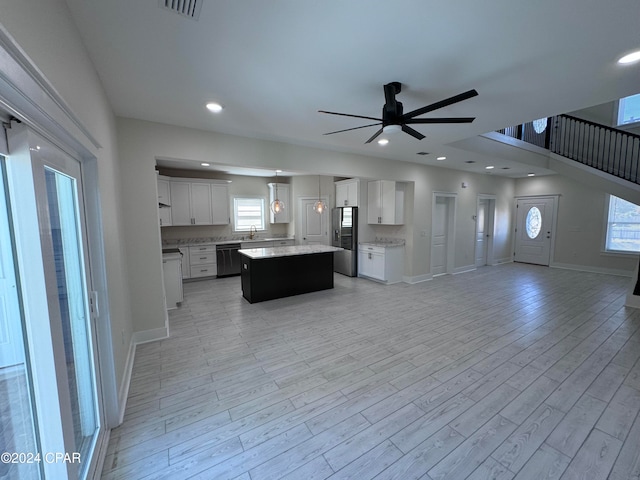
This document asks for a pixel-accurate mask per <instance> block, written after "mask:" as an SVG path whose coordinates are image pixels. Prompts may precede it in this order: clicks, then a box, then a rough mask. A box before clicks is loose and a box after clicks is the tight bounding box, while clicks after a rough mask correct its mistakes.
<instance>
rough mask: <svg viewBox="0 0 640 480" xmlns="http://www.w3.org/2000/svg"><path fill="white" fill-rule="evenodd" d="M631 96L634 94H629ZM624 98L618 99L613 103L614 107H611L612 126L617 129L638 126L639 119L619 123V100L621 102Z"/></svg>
mask: <svg viewBox="0 0 640 480" xmlns="http://www.w3.org/2000/svg"><path fill="white" fill-rule="evenodd" d="M629 96H630V97H633V96H634V95H629ZM625 98H627V97H624V98H620V99H618V101H617V102H615V103H614V105H615V107H614V109H613V126H614V127H615V128H617V129H619V130H627V129H633V128H640V120H638V121H637V122H633V123H620V102H622V101H623V100H624V99H625Z"/></svg>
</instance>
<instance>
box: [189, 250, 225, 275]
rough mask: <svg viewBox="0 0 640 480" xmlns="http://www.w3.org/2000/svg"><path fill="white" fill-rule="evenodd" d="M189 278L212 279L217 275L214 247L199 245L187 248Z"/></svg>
mask: <svg viewBox="0 0 640 480" xmlns="http://www.w3.org/2000/svg"><path fill="white" fill-rule="evenodd" d="M189 270H190V278H199V277H212V276H216V275H217V274H218V266H217V263H216V246H215V245H201V246H193V247H189Z"/></svg>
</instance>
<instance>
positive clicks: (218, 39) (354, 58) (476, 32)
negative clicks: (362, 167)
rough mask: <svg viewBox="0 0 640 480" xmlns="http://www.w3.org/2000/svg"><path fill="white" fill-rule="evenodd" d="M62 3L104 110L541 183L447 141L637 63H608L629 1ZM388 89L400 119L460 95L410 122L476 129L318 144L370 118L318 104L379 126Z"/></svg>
mask: <svg viewBox="0 0 640 480" xmlns="http://www.w3.org/2000/svg"><path fill="white" fill-rule="evenodd" d="M67 4H68V6H69V8H70V9H71V11H72V13H73V15H74V18H75V20H76V23H77V25H78V28H79V29H80V32H81V35H82V36H83V38H84V41H85V43H86V45H87V48H88V50H89V52H90V55H91V57H92V59H93V61H94V63H95V66H96V69H97V71H98V73H99V75H100V77H101V79H102V82H103V84H104V87H105V89H106V92H107V95H108V97H109V99H110V102H111V104H112V106H113V109H114V111H115V113H116V115H118V116H123V117H131V118H138V119H144V120H150V121H155V122H161V123H167V124H172V125H180V126H185V127H192V128H198V129H203V130H212V131H217V132H223V133H231V134H236V135H242V136H247V137H255V138H262V139H271V140H277V141H283V142H288V143H294V144H299V145H308V146H314V147H320V148H326V149H331V150H338V151H345V152H351V153H360V154H365V155H372V156H378V157H384V158H388V159H390V160H404V161H409V162H418V163H424V164H431V165H438V166H445V167H450V168H459V169H464V170H470V171H478V172H481V171H484V166H486V165H487V164H489V163H493V164H495V165H496V169H495V170H494V172H493V173H494V174H496V175H507V176H514V177H517V176H523V175H525V174H526V173H527V172H528V171H536V172H538V173H549V172H548V171H546V170H545V169H544V168H534V167H532V165H527V164H521V163H519V162H517V161H513V160H508V159H506V158H502V159H499V158H498V159H497V158H492V157H491V156H487V155H486V153H485V154H483V153H479V152H472V151H469V150H468V149H462V148H459V145H460V142H461V141H465V140H466V139H469V138H472V137H476V136H478V135H481V134H484V133H487V132H492V131H494V130H496V129H499V128H503V127H506V126H510V125H516V124H519V123H523V122H527V121H530V120H533V119H536V118H540V117H546V116H550V115H554V114H559V113H566V112H571V111H575V110H579V109H581V108H585V107H589V106H593V105H597V104H601V103H605V102H608V101H612V100H615V99H618V98H621V97H624V96H627V95H631V94H635V93H638V92H639V91H640V81H639V79H640V75H639V74H640V66H639V65H634V66H627V67H621V66H618V65H617V64H616V60H617V58H618V57H620V56H621V55H622V54H624V53H627V52H629V51H631V50H634V49H638V48H640V34H639V32H640V30H639V29H638V19H639V18H640V2H638V0H616V1H615V2H607V1H603V0H563V1H558V0H536V1H529V2H522V1H513V0H484V1H482V2H479V1H477V0H457V1H455V2H454V1H451V0H440V1H435V0H431V1H427V0H394V1H388V0H387V1H381V0H347V1H345V0H321V1H317V0H268V1H267V0H236V1H234V0H203V6H202V10H201V13H200V17H199V19H198V20H192V19H188V18H186V17H182V16H180V15H178V14H175V13H172V12H169V11H167V10H165V9H163V8H160V7H159V2H158V0H137V1H131V0H108V1H105V0H67ZM392 81H398V82H401V83H402V85H403V89H402V92H401V93H400V94H399V95H398V97H397V99H398V100H399V101H401V102H402V103H403V104H404V110H405V112H408V111H410V110H414V109H416V108H419V107H422V106H424V105H427V104H431V103H434V102H436V101H439V100H442V99H445V98H448V97H451V96H453V95H456V94H459V93H462V92H464V91H467V90H469V89H472V88H475V89H476V90H477V91H478V92H479V96H477V97H475V98H472V99H469V100H466V101H463V102H461V103H458V104H455V105H452V106H450V107H446V108H443V109H440V110H437V111H434V112H432V113H429V114H426V115H424V117H437V116H475V117H476V120H475V121H474V122H473V123H471V124H463V125H418V126H415V128H416V130H419V131H420V132H422V133H423V134H425V135H426V138H425V139H424V140H422V141H419V140H416V139H414V138H412V137H410V136H408V135H406V134H404V133H400V134H397V135H395V136H394V137H391V138H390V140H391V143H390V144H389V145H387V146H386V147H380V146H379V145H378V144H377V143H375V142H374V143H371V144H368V145H365V144H364V142H365V141H366V140H367V139H368V138H369V137H370V136H371V135H372V134H373V133H374V132H375V131H376V129H377V127H370V128H364V129H360V130H355V131H352V132H347V133H342V134H336V135H330V136H324V135H323V133H326V132H331V131H335V130H340V129H346V128H351V127H357V126H360V125H366V124H367V123H372V122H370V121H367V120H363V121H360V120H359V119H356V118H347V117H338V116H332V115H323V114H320V113H318V112H317V111H318V110H329V111H337V112H344V113H352V114H357V115H364V116H372V117H379V116H380V115H381V109H382V106H383V104H384V93H383V85H384V84H385V83H389V82H392ZM209 101H218V102H220V103H222V104H223V105H224V106H225V110H224V111H223V113H221V114H218V115H213V114H211V113H209V112H208V111H207V110H206V109H205V107H204V105H205V103H207V102H209ZM454 142H457V143H456V144H455V145H452V143H454ZM462 143H464V142H462ZM418 152H429V155H425V156H421V155H417V153H418ZM439 155H446V156H447V160H446V161H444V162H437V161H436V160H435V158H436V157H437V156H439ZM469 160H473V161H475V163H473V164H469V163H465V162H466V161H469ZM249 167H250V166H249ZM503 167H509V169H508V170H503V169H502V168H503Z"/></svg>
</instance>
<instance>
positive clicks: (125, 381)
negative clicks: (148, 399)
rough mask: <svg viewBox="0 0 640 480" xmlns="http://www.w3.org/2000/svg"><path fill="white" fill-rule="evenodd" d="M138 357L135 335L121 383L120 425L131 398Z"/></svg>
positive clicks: (130, 344)
mask: <svg viewBox="0 0 640 480" xmlns="http://www.w3.org/2000/svg"><path fill="white" fill-rule="evenodd" d="M135 357H136V344H135V342H134V341H133V335H132V336H131V341H130V342H129V352H128V353H127V362H126V363H125V365H124V375H123V376H122V381H121V382H120V391H119V392H118V406H119V411H118V424H120V423H122V421H123V420H124V409H125V408H126V406H127V397H128V396H129V385H130V384H131V372H133V361H134V360H135Z"/></svg>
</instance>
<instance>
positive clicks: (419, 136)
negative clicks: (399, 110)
mask: <svg viewBox="0 0 640 480" xmlns="http://www.w3.org/2000/svg"><path fill="white" fill-rule="evenodd" d="M402 131H403V132H404V133H408V134H409V135H411V136H412V137H415V138H417V139H418V140H422V139H423V138H424V135H423V134H421V133H420V132H418V131H417V130H414V129H413V128H411V127H408V126H406V125H402Z"/></svg>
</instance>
